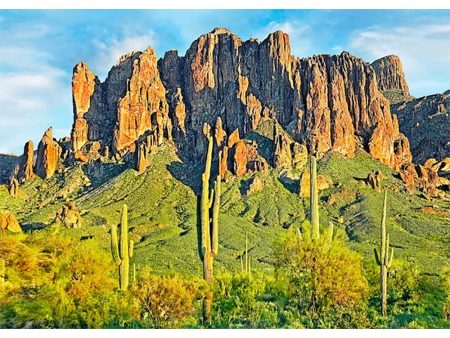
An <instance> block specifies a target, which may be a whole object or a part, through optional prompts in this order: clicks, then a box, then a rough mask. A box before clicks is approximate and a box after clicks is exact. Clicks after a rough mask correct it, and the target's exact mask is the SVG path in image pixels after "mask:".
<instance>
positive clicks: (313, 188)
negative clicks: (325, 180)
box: [309, 156, 320, 240]
mask: <svg viewBox="0 0 450 338" xmlns="http://www.w3.org/2000/svg"><path fill="white" fill-rule="evenodd" d="M309 187H310V194H309V195H310V211H311V212H310V214H311V227H312V239H313V240H314V239H318V238H319V237H320V228H319V195H318V192H317V163H316V158H315V157H314V156H311V163H310V184H309Z"/></svg>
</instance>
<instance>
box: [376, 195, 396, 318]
mask: <svg viewBox="0 0 450 338" xmlns="http://www.w3.org/2000/svg"><path fill="white" fill-rule="evenodd" d="M386 205H387V191H385V192H384V202H383V214H382V216H381V226H380V230H381V243H380V253H378V251H377V249H376V248H374V253H375V260H376V261H377V264H378V265H379V266H380V283H381V313H382V315H383V316H386V314H387V273H388V269H389V268H390V267H391V264H392V259H393V258H394V248H391V250H390V251H389V235H386Z"/></svg>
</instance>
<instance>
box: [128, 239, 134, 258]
mask: <svg viewBox="0 0 450 338" xmlns="http://www.w3.org/2000/svg"><path fill="white" fill-rule="evenodd" d="M133 253H134V241H133V240H131V239H130V244H129V248H128V256H129V257H130V258H132V257H133Z"/></svg>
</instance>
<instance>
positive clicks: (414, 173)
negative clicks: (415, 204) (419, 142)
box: [399, 158, 450, 199]
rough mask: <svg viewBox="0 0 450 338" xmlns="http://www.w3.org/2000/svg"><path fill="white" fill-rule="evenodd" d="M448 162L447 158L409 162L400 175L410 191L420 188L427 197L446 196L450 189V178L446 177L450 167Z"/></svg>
mask: <svg viewBox="0 0 450 338" xmlns="http://www.w3.org/2000/svg"><path fill="white" fill-rule="evenodd" d="M448 162H449V161H448V160H447V159H446V160H444V161H437V160H436V159H434V158H431V159H428V160H427V161H425V163H424V164H418V165H416V166H414V165H413V164H409V165H406V166H404V167H403V168H402V169H401V170H400V171H399V176H400V178H401V179H402V180H403V182H404V183H405V186H406V188H407V190H408V191H409V192H410V193H414V192H415V191H416V190H419V191H421V192H422V193H423V195H424V197H426V198H427V199H431V198H446V196H447V195H448V193H447V192H448V191H449V189H450V179H448V178H445V177H444V176H445V175H446V174H448V171H449V170H448V169H450V168H447V165H448ZM441 175H442V176H441ZM446 191H447V192H446Z"/></svg>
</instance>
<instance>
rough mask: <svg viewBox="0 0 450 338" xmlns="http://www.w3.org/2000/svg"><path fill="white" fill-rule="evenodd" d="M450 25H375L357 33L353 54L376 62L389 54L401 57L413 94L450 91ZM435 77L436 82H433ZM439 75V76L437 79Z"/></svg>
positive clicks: (353, 38) (352, 44)
mask: <svg viewBox="0 0 450 338" xmlns="http://www.w3.org/2000/svg"><path fill="white" fill-rule="evenodd" d="M449 41H450V24H448V23H445V24H431V25H423V24H422V25H409V26H407V25H403V26H397V27H383V26H373V27H369V28H367V29H364V30H360V31H356V32H355V33H354V34H353V36H352V37H351V39H350V47H351V52H352V53H354V54H355V55H358V56H362V57H363V58H365V59H366V60H368V61H373V60H375V59H377V58H380V57H382V56H385V55H389V54H396V55H398V56H399V57H400V59H401V60H402V64H403V69H404V71H405V75H406V79H407V81H408V85H409V87H410V90H411V92H412V94H413V95H416V96H421V95H425V94H433V93H434V92H435V91H436V88H438V90H439V91H441V92H442V91H445V90H446V89H449V88H450V62H449V59H448V55H450V43H449ZM430 74H433V77H434V78H433V80H431V79H430ZM436 75H437V76H436Z"/></svg>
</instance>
